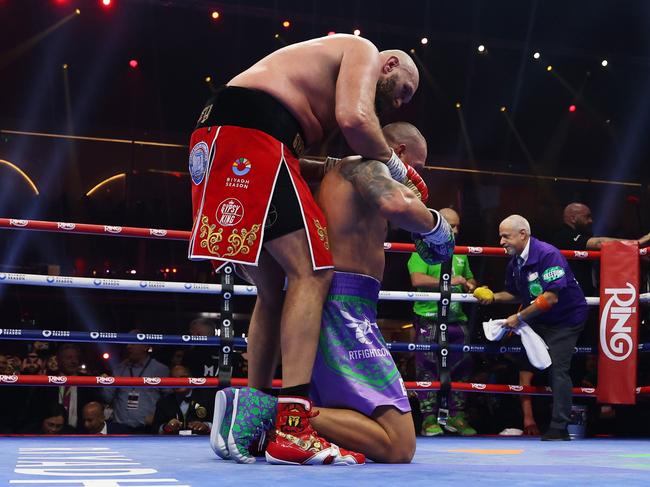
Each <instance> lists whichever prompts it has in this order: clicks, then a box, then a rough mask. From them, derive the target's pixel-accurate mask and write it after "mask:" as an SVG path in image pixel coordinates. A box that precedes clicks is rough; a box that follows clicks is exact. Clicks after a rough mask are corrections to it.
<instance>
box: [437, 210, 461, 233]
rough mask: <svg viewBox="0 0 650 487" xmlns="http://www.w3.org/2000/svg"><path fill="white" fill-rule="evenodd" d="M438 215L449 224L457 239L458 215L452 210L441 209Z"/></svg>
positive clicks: (458, 228)
mask: <svg viewBox="0 0 650 487" xmlns="http://www.w3.org/2000/svg"><path fill="white" fill-rule="evenodd" d="M440 214H441V215H442V217H443V218H444V219H445V220H447V223H449V226H450V227H451V231H452V232H453V233H454V237H457V236H458V232H459V230H460V215H459V214H458V213H457V212H456V210H454V209H453V208H443V209H441V210H440Z"/></svg>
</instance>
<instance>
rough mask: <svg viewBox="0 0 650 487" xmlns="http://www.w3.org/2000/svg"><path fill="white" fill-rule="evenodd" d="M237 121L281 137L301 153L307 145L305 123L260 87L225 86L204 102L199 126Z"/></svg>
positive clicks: (297, 154)
mask: <svg viewBox="0 0 650 487" xmlns="http://www.w3.org/2000/svg"><path fill="white" fill-rule="evenodd" d="M217 125H234V126H236V127H244V128H249V129H257V130H261V131H262V132H265V133H267V134H269V135H270V136H271V137H274V138H276V139H278V140H279V141H280V142H282V143H283V144H284V145H285V146H287V147H288V148H289V149H290V150H291V151H292V152H293V154H294V155H295V156H297V157H299V156H300V154H302V152H303V151H304V149H305V137H304V135H303V133H302V127H301V126H300V124H299V123H298V121H297V120H296V118H295V117H294V116H293V115H292V114H291V112H290V111H289V110H288V109H287V108H286V107H285V106H284V105H283V104H282V103H280V102H279V101H278V100H276V99H275V98H274V97H273V96H271V95H269V94H268V93H265V92H264V91H261V90H255V89H251V88H242V87H240V86H222V87H220V88H219V89H218V90H217V92H216V93H215V94H214V95H213V96H212V98H210V99H209V100H208V102H207V103H206V104H205V108H203V111H202V112H201V116H200V117H199V120H198V122H197V124H196V129H198V128H202V127H213V126H217Z"/></svg>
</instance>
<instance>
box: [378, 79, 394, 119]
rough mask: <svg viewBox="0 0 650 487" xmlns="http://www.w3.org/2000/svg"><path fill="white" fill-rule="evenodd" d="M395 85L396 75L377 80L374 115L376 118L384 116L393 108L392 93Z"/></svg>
mask: <svg viewBox="0 0 650 487" xmlns="http://www.w3.org/2000/svg"><path fill="white" fill-rule="evenodd" d="M396 84H397V75H396V74H394V75H392V76H389V77H387V78H384V79H381V78H380V79H378V80H377V88H376V90H375V113H377V116H380V115H383V114H385V113H386V112H388V111H390V109H391V108H392V107H393V93H394V91H395V85H396Z"/></svg>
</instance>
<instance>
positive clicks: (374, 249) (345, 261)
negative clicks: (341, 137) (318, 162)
mask: <svg viewBox="0 0 650 487" xmlns="http://www.w3.org/2000/svg"><path fill="white" fill-rule="evenodd" d="M346 163H351V164H365V162H362V161H360V158H358V157H357V158H348V159H346V160H344V161H343V162H342V163H341V164H346ZM340 169H341V167H340V166H338V167H336V168H334V169H332V170H331V171H329V172H328V173H327V174H326V175H325V177H324V178H323V181H322V183H321V185H320V188H319V190H318V194H317V196H316V201H317V203H318V205H319V206H320V207H321V209H322V210H323V212H324V213H325V217H326V219H327V233H328V236H329V241H330V248H331V250H332V257H333V258H334V267H335V269H336V270H339V271H346V272H357V273H361V274H366V275H369V276H372V277H374V278H375V279H378V280H380V281H381V280H382V278H383V275H384V264H385V255H384V240H385V238H386V231H387V227H388V224H387V221H386V219H385V218H384V217H383V216H382V215H381V214H380V213H379V211H378V209H377V208H376V207H374V206H372V205H371V204H369V203H367V202H366V201H365V200H364V199H363V198H362V196H361V195H360V194H359V193H358V192H357V190H356V189H355V187H354V186H353V185H352V183H351V182H350V181H348V180H347V179H345V178H344V177H343V176H342V175H341V170H340Z"/></svg>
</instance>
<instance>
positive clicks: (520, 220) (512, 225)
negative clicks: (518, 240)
mask: <svg viewBox="0 0 650 487" xmlns="http://www.w3.org/2000/svg"><path fill="white" fill-rule="evenodd" d="M499 227H504V228H509V229H511V230H514V231H515V232H519V231H522V230H523V231H524V232H526V235H530V223H528V220H526V219H525V218H524V217H523V216H521V215H510V216H509V217H508V218H505V219H504V220H503V221H502V222H501V224H500V225H499Z"/></svg>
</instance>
